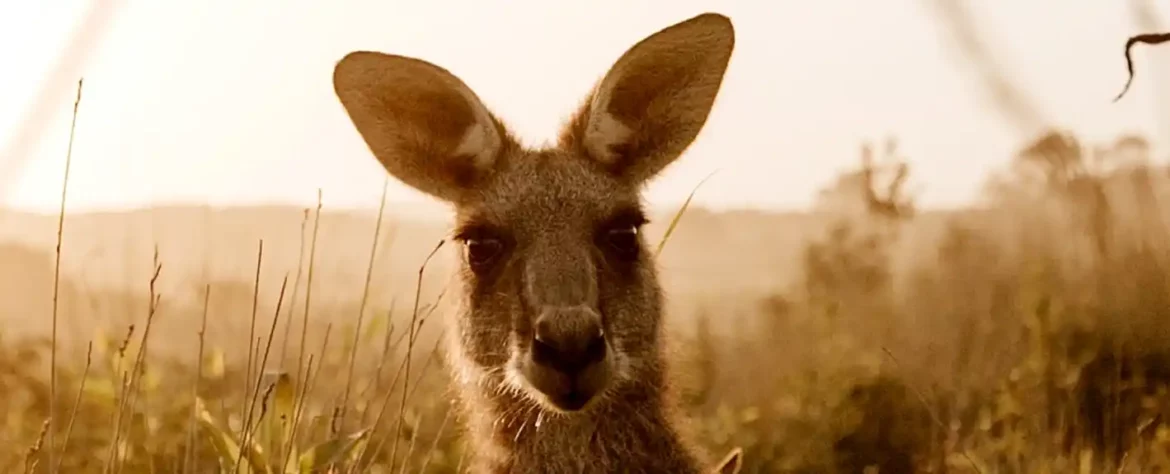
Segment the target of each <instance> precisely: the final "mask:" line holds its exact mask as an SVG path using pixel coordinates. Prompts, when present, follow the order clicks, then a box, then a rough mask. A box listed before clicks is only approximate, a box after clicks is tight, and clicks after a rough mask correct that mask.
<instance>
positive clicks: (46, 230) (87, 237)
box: [0, 206, 945, 327]
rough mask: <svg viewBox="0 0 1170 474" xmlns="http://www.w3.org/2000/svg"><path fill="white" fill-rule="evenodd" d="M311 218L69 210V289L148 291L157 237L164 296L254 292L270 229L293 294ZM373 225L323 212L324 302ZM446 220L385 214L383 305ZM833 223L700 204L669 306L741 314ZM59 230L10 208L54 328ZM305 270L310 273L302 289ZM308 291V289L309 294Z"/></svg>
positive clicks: (39, 312)
mask: <svg viewBox="0 0 1170 474" xmlns="http://www.w3.org/2000/svg"><path fill="white" fill-rule="evenodd" d="M304 216H305V210H304V209H301V208H297V207H292V206H257V207H229V208H216V209H209V208H205V207H198V206H172V207H160V208H153V209H143V210H133V211H125V212H100V213H75V214H70V215H68V216H67V217H66V221H65V236H64V247H63V251H62V255H63V262H62V274H63V275H64V277H65V278H66V279H68V280H69V285H71V287H77V288H81V289H84V290H85V291H86V292H88V293H87V294H105V293H111V292H112V293H127V294H130V293H134V294H139V295H141V294H143V293H145V292H146V290H147V286H148V283H149V280H150V276H151V260H152V254H153V249H154V246H155V245H156V244H157V245H158V251H159V261H160V262H161V263H162V266H163V269H162V271H161V275H160V278H159V282H158V291H159V292H160V293H161V294H163V295H164V298H169V299H171V300H173V299H176V298H179V299H182V300H184V301H187V302H190V301H194V300H195V299H196V298H198V295H199V294H200V293H199V291H200V289H201V288H202V286H203V285H204V284H205V283H207V282H209V281H215V282H221V283H225V284H227V283H231V284H235V285H237V286H240V285H243V287H242V288H243V289H240V290H238V291H237V292H242V293H245V294H244V295H242V296H241V298H243V297H246V296H248V295H247V293H249V292H250V290H249V289H250V288H251V282H252V280H253V279H254V272H255V265H256V256H257V246H258V242H259V241H260V240H261V239H263V240H264V270H263V272H262V275H261V286H262V299H263V301H265V302H266V303H264V304H266V305H269V306H270V305H271V302H272V301H275V299H276V294H277V291H278V289H279V286H280V281H281V279H282V278H283V277H284V276H285V275H286V274H287V275H288V276H289V287H290V289H289V291H292V290H291V287H292V284H293V279H294V277H295V275H296V269H297V262H298V250H299V249H301V245H302V239H301V237H300V236H301V227H302V223H303V222H304ZM311 217H312V215H310V219H309V221H308V225H307V228H306V229H305V232H304V246H305V247H304V259H305V260H306V261H307V259H308V254H309V246H310V238H311V236H312V232H313V220H312V218H311ZM671 217H672V216H671V215H669V214H662V215H659V216H655V217H654V218H653V219H652V223H651V225H650V226H649V228H648V229H647V235H648V236H649V237H650V238H651V239H652V241H653V242H657V241H658V239H659V238H660V236H661V235H662V232H663V231H664V230H665V228H666V226H667V225H668V223H669V222H670V219H671ZM944 217H945V215H944V214H926V215H924V216H920V217H919V218H918V219H916V220H915V224H914V225H913V226H912V227H913V229H911V231H910V234H912V235H913V234H920V233H921V235H922V236H924V237H928V238H930V237H929V236H932V235H937V231H938V229H941V224H942V223H943V222H944ZM375 222H376V214H375V213H374V212H368V211H345V212H330V211H329V210H328V209H324V210H323V211H322V215H321V222H320V228H319V238H318V243H317V250H316V252H317V254H316V259H315V269H314V275H313V279H314V281H313V305H314V307H317V306H318V305H329V304H340V303H342V302H352V301H356V300H358V299H359V298H360V297H361V293H362V288H363V285H364V280H365V274H366V268H367V265H368V261H369V254H370V246H371V243H372V238H373V233H374V227H375ZM446 222H447V220H446V219H430V220H424V219H420V218H418V217H414V218H410V217H400V216H397V215H392V216H387V217H386V219H385V221H384V223H383V229H382V237H381V239H382V242H383V243H382V245H381V246H380V248H379V251H378V257H377V259H376V262H375V268H374V272H373V277H372V282H373V286H372V288H373V292H372V293H373V295H372V296H371V307H375V308H378V307H382V308H385V307H387V306H389V305H390V304H391V301H392V300H398V301H399V302H400V303H399V304H409V301H411V299H412V298H413V293H414V290H415V282H416V279H417V274H418V269H419V267H420V266H421V265H422V263H423V260H424V259H425V258H426V256H427V255H428V254H429V253H430V252H431V250H432V249H433V248H434V247H435V245H436V244H437V243H438V242H439V240H440V239H442V238H443V237H444V236H445V234H446V232H447V231H448V225H447V223H446ZM831 222H832V220H831V218H830V217H829V216H826V215H816V214H809V213H773V212H763V211H727V212H713V211H708V210H704V209H696V208H692V209H691V210H689V211H688V213H687V214H686V215H685V216H684V217H683V219H682V220H681V222H680V224H679V226H678V228H677V229H676V231H675V233H674V234H673V236H672V238H671V241H670V242H669V244H668V245H667V247H666V249H665V251H664V253H663V255H662V256H661V258H660V265H661V267H660V268H661V269H662V275H663V276H662V278H663V283H664V285H665V286H666V288H667V291H668V295H669V298H670V301H671V308H672V309H673V311H674V312H676V313H677V312H682V313H686V312H691V311H693V310H695V309H696V308H698V307H708V308H716V307H717V308H719V309H720V310H721V311H725V310H726V311H732V310H734V309H735V308H747V307H750V306H751V305H754V304H755V301H756V298H758V297H760V296H762V295H765V294H768V293H770V292H774V291H776V290H778V289H780V288H781V287H783V286H785V285H788V284H790V283H791V282H792V281H793V280H794V278H795V277H796V276H797V271H798V270H799V265H800V260H801V254H802V252H803V250H804V247H805V244H806V243H807V242H808V241H809V239H812V238H816V237H817V236H819V235H820V234H821V233H823V232H824V231H825V229H826V228H827V227H828V225H829V224H830V223H831ZM56 228H57V217H56V216H54V215H41V214H30V213H23V212H15V211H0V315H3V316H5V317H6V318H7V319H9V320H12V319H16V320H19V321H23V324H26V325H32V326H36V327H44V324H45V323H44V321H45V316H46V315H47V314H49V313H50V308H51V306H50V305H51V300H52V298H51V295H52V291H51V290H52V262H53V259H52V255H53V249H54V246H55V244H56V232H57V231H56ZM915 229H917V230H915ZM923 232H924V233H923ZM451 261H452V260H451V259H450V258H449V255H440V256H439V257H438V258H435V259H434V260H432V263H431V264H430V266H428V270H427V272H426V278H425V280H426V281H425V283H424V292H423V294H424V301H430V300H431V299H433V297H434V296H435V295H436V294H437V293H438V292H439V291H441V289H442V287H443V284H444V282H445V280H444V279H445V278H446V277H448V276H449V275H450V270H451V265H450V263H451ZM306 279H307V275H303V277H302V281H301V290H300V291H303V289H304V287H305V284H306V281H305V280H306ZM87 298H90V299H100V298H98V297H96V296H89V297H87ZM300 298H301V300H303V294H302V296H301V297H300ZM245 299H249V300H250V298H245ZM143 301H144V300H143ZM102 304H103V303H102V302H100V301H88V302H85V301H73V302H71V303H70V308H72V309H71V310H70V312H71V313H76V314H80V315H84V317H87V318H89V317H91V316H90V315H91V314H95V315H96V316H92V317H95V318H102V317H107V316H104V315H105V314H110V313H112V314H117V315H121V314H122V313H133V314H137V313H138V312H141V311H142V310H143V309H142V308H143V307H144V306H145V303H144V302H142V303H141V304H139V303H135V305H137V306H135V307H133V308H129V309H116V308H115V309H111V308H105V309H103V310H101V311H97V310H92V313H91V310H90V309H89V308H91V307H97V306H101V305H102ZM237 306H241V305H238V304H237ZM242 306H247V307H245V308H241V310H242V311H244V312H245V313H246V312H247V310H248V309H250V305H242ZM236 317H245V316H233V318H236ZM6 324H7V323H6Z"/></svg>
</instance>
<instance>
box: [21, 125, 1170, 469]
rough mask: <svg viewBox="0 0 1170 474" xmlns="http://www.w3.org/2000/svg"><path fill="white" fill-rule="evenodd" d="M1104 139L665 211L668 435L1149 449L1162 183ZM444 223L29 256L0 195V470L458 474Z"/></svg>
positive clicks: (255, 222)
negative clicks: (1004, 164) (953, 183)
mask: <svg viewBox="0 0 1170 474" xmlns="http://www.w3.org/2000/svg"><path fill="white" fill-rule="evenodd" d="M1135 140H1136V141H1135ZM1134 143H1139V144H1140V143H1142V142H1141V140H1140V139H1139V138H1132V137H1131V138H1130V139H1128V140H1119V141H1118V142H1117V143H1116V144H1109V146H1108V147H1101V146H1096V147H1090V146H1088V145H1083V144H1081V143H1079V142H1078V141H1077V140H1076V139H1075V137H1070V136H1067V135H1062V134H1059V133H1053V134H1050V135H1047V136H1045V137H1042V138H1041V139H1039V140H1037V141H1036V142H1034V143H1033V144H1030V146H1028V147H1026V148H1024V149H1023V150H1022V151H1021V152H1020V154H1019V156H1017V157H1016V158H1015V161H1014V163H1015V166H1014V167H1013V168H1012V169H1010V170H1007V171H1006V172H1005V173H1004V175H1003V176H1000V177H998V178H997V179H995V180H993V181H992V182H991V183H990V185H989V187H988V199H987V201H986V202H985V203H982V204H981V206H980V207H978V208H971V209H964V210H955V211H945V212H944V211H918V212H914V210H913V206H912V202H911V199H909V197H907V196H905V195H904V194H905V193H904V191H903V189H902V184H903V182H902V181H901V180H900V179H896V178H895V179H889V178H888V177H887V176H886V175H887V174H890V173H887V171H886V170H884V169H881V168H877V167H876V165H872V164H866V165H864V166H863V167H862V168H861V169H859V171H857V172H854V173H849V174H846V175H843V176H842V179H841V180H840V182H838V183H836V184H835V185H834V186H831V187H830V188H829V189H828V190H826V194H825V195H824V196H822V201H823V204H824V205H823V206H819V207H818V208H817V209H814V210H812V211H810V212H808V213H803V214H769V213H764V212H746V211H744V212H728V213H716V212H710V211H704V210H702V209H689V210H687V212H685V213H684V214H683V217H682V220H681V221H680V224H679V226H678V227H677V228H676V229H674V231H673V233H671V234H670V238H669V239H668V240H667V245H666V247H665V249H664V250H663V253H662V255H661V256H660V262H659V265H660V268H661V271H662V273H663V279H664V281H665V283H666V287H667V291H668V298H669V299H670V305H669V309H670V315H669V329H670V331H671V334H672V337H673V339H672V341H673V342H672V346H671V347H670V348H669V349H670V351H671V354H672V356H673V359H674V361H675V363H676V365H677V369H678V376H679V383H678V386H677V389H678V397H679V401H680V403H681V410H682V411H683V412H684V413H685V415H686V416H687V418H688V419H689V420H690V421H691V426H690V427H691V428H692V431H693V435H694V437H695V439H696V440H698V442H699V444H701V445H703V446H704V447H706V448H708V449H710V450H711V451H712V452H713V453H717V454H721V453H723V452H727V451H728V450H730V449H731V448H733V447H737V446H738V447H742V448H743V449H744V453H745V466H744V471H743V472H748V473H763V472H789V473H821V472H841V473H861V472H865V473H908V472H935V473H941V472H950V473H1098V472H1099V473H1104V472H1110V473H1118V472H1120V473H1131V472H1165V471H1166V470H1167V469H1170V425H1167V424H1166V421H1167V419H1166V417H1165V416H1164V415H1165V414H1167V413H1168V412H1167V410H1168V409H1170V397H1168V396H1167V389H1168V388H1170V385H1168V384H1170V344H1168V343H1167V342H1166V341H1167V340H1168V339H1167V337H1168V334H1167V331H1166V329H1165V328H1166V327H1167V325H1166V324H1165V319H1166V317H1167V316H1168V315H1170V281H1168V279H1167V274H1168V273H1167V271H1168V269H1170V252H1168V250H1170V244H1168V243H1167V242H1170V230H1168V228H1167V227H1166V223H1167V222H1168V221H1170V220H1168V218H1170V215H1168V213H1167V212H1166V211H1165V210H1163V209H1162V205H1163V203H1165V202H1166V201H1167V197H1170V193H1168V192H1167V190H1168V189H1170V186H1168V185H1167V184H1168V182H1167V178H1166V170H1165V169H1163V168H1159V167H1156V166H1155V165H1151V164H1149V163H1148V161H1149V157H1148V156H1139V157H1138V158H1137V159H1134V158H1133V155H1134V153H1133V150H1134V149H1137V150H1139V151H1140V150H1145V149H1146V148H1144V147H1143V146H1139V147H1137V148H1134ZM1089 149H1092V150H1095V151H1093V152H1092V153H1090V152H1088V151H1086V150H1089ZM1102 150H1105V151H1102ZM865 163H869V162H868V161H867V162H865ZM893 174H897V173H893ZM700 192H701V191H700ZM671 217H672V214H671V213H670V212H666V213H663V215H661V216H658V217H657V218H655V219H654V223H653V225H652V228H651V231H650V238H651V241H652V242H655V243H656V242H657V241H658V239H661V238H662V237H663V236H664V235H665V233H666V232H665V230H666V225H667V224H668V223H669V221H670V219H671ZM444 224H445V223H444V221H442V219H436V220H435V221H420V220H417V219H416V220H411V219H406V218H401V217H396V216H395V213H394V210H393V206H392V204H391V206H390V208H389V209H387V211H386V212H385V213H384V214H377V215H375V214H372V213H369V212H364V211H363V212H358V211H342V210H336V211H333V210H330V209H328V208H327V206H326V207H321V208H316V209H305V210H301V209H294V208H280V207H270V208H239V209H199V208H178V207H175V208H161V209H154V210H147V211H133V212H124V213H109V214H78V215H67V216H66V218H65V220H64V233H63V234H62V240H63V242H64V245H63V246H62V248H61V250H60V252H56V251H54V247H53V246H54V245H55V242H56V238H57V216H38V215H29V214H19V213H15V212H8V213H2V212H0V239H6V240H4V241H5V242H7V243H6V244H4V246H2V247H0V261H2V262H3V263H4V265H0V315H2V316H3V317H4V321H3V326H2V328H3V329H2V330H0V406H3V407H4V408H5V410H4V413H3V419H2V423H0V446H2V447H0V469H2V470H3V472H56V471H59V472H124V473H140V472H142V473H145V472H232V469H231V466H233V465H235V464H240V465H243V466H245V467H244V468H242V469H241V472H245V471H248V470H249V469H250V472H285V471H288V472H309V471H310V470H313V469H319V471H314V472H326V471H324V470H321V469H324V468H325V467H327V466H329V465H331V464H332V465H334V466H335V467H336V469H337V471H334V472H347V471H345V469H350V468H353V469H354V470H355V471H357V472H376V473H389V472H432V473H447V472H458V471H459V469H460V467H461V465H462V463H463V459H464V452H463V451H462V449H461V443H460V437H459V434H460V433H459V424H458V419H457V413H454V412H452V411H451V403H450V402H451V400H452V394H451V393H450V390H449V387H448V385H447V380H446V374H445V371H444V370H443V360H442V358H441V357H440V354H439V353H438V350H437V348H438V347H439V346H438V341H439V340H440V338H441V337H442V335H443V324H442V321H441V317H440V316H439V314H440V311H441V309H442V307H443V305H444V302H445V301H449V299H450V298H451V296H450V295H449V294H447V293H446V292H445V289H446V284H447V281H448V277H449V275H450V271H451V269H452V265H451V263H450V261H451V259H450V258H448V257H450V255H448V253H449V252H450V251H451V250H452V249H450V248H449V247H450V246H447V247H444V248H442V249H440V251H439V252H438V253H437V254H436V257H435V258H433V259H429V260H428V256H429V255H430V254H431V251H432V249H434V248H435V247H436V245H438V243H439V242H440V240H441V239H442V238H443V235H444V230H445V229H444ZM58 257H59V258H60V268H61V272H60V278H55V276H54V275H55V265H56V262H57V260H58ZM716 275H717V277H715V276H716ZM55 283H59V285H58V286H57V291H56V292H55V291H54V285H55ZM55 293H56V294H55ZM54 314H55V315H56V316H54ZM54 317H56V318H57V319H58V324H57V326H58V334H57V338H58V344H57V349H56V350H53V349H52V344H50V341H51V338H50V337H51V336H50V335H51V332H52V327H53V325H52V323H51V321H52V319H53V318H54ZM54 359H56V364H55V365H56V369H55V370H54V369H52V367H53V366H54V364H53V360H54ZM54 372H55V375H56V376H55V380H56V382H55V383H52V382H51V377H50V374H52V373H54ZM50 420H53V421H52V422H50ZM245 427H247V429H245ZM240 446H245V447H247V449H240Z"/></svg>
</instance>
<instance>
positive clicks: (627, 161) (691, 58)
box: [560, 13, 735, 183]
mask: <svg viewBox="0 0 1170 474" xmlns="http://www.w3.org/2000/svg"><path fill="white" fill-rule="evenodd" d="M734 46H735V30H734V28H733V27H732V24H731V20H730V19H728V18H727V17H725V16H723V15H719V14H715V13H705V14H702V15H699V16H696V17H694V18H691V19H689V20H686V21H683V22H681V23H677V24H675V25H672V26H669V27H667V28H665V29H663V30H661V31H659V32H657V33H654V34H653V35H650V36H649V37H647V38H646V39H643V40H642V41H640V42H638V43H637V44H635V45H634V46H633V47H631V48H630V49H629V50H627V51H626V52H625V53H624V54H623V55H622V56H621V57H620V58H619V59H618V60H617V62H616V63H614V65H613V66H612V67H611V68H610V70H609V72H608V73H606V75H605V76H604V78H603V79H602V80H601V82H600V83H598V85H597V87H596V88H595V89H594V91H593V93H592V94H591V95H590V96H589V98H588V99H587V100H586V102H585V104H584V105H583V106H582V108H581V110H580V111H579V112H578V113H577V114H576V115H575V116H574V117H573V119H572V120H571V121H570V122H569V124H568V126H567V127H566V129H565V131H564V132H563V133H562V135H561V139H560V144H561V146H563V147H568V148H572V149H575V150H577V151H578V152H580V153H582V154H584V155H586V156H587V157H589V158H590V159H593V160H595V161H597V162H599V163H601V164H602V165H603V166H605V167H607V168H609V169H610V170H612V171H613V173H615V174H616V175H618V176H619V177H622V178H624V179H626V180H628V181H630V182H633V183H641V182H643V181H646V180H648V179H650V178H652V177H653V176H655V175H656V174H658V173H659V172H661V171H662V170H663V169H664V168H666V166H667V165H669V164H670V163H672V162H674V160H676V159H677V158H678V157H679V156H680V155H682V153H683V151H685V150H686V148H687V147H688V146H690V144H691V143H692V142H694V140H695V138H696V137H697V136H698V134H699V131H700V130H701V129H702V128H703V125H704V124H705V123H706V121H707V116H708V115H709V114H710V111H711V108H712V106H713V105H714V102H715V97H716V95H717V94H718V92H719V88H720V86H721V85H722V82H723V76H724V73H725V72H726V70H727V65H728V63H729V61H730V59H731V52H732V50H733V49H734Z"/></svg>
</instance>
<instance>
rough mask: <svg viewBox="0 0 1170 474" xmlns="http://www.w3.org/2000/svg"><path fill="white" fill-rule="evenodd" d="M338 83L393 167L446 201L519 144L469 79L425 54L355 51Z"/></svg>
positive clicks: (375, 148)
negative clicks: (423, 56)
mask: <svg viewBox="0 0 1170 474" xmlns="http://www.w3.org/2000/svg"><path fill="white" fill-rule="evenodd" d="M333 88H334V91H335V92H336V93H337V97H338V98H339V99H340V101H341V104H342V106H343V107H344V108H345V111H346V113H347V114H348V115H349V118H350V120H351V121H352V122H353V124H354V126H355V127H356V128H357V131H358V133H359V134H360V135H361V137H362V139H363V140H365V142H366V144H367V145H368V146H369V148H370V151H371V152H373V154H374V156H375V157H376V158H377V159H378V161H379V162H381V163H382V166H383V167H385V168H386V171H387V172H389V173H390V174H391V175H393V176H394V177H395V178H397V179H399V180H400V181H402V182H403V183H405V184H407V185H409V186H411V187H413V188H415V189H417V190H419V191H422V192H424V193H427V194H430V195H432V196H435V197H438V198H440V199H443V200H447V201H458V200H459V199H460V198H461V196H463V195H464V194H465V193H467V192H468V191H470V190H472V189H474V188H475V186H476V185H477V183H479V182H480V181H481V180H482V179H483V178H484V177H485V176H486V175H488V174H490V173H491V172H492V170H493V169H494V168H495V167H496V166H498V163H497V161H499V159H500V156H501V155H502V152H503V151H504V150H505V149H506V148H507V147H509V146H511V144H512V143H514V141H513V140H512V139H511V138H510V137H509V136H508V133H507V131H506V130H505V129H504V127H503V125H502V124H501V123H500V121H499V120H497V119H496V118H495V117H494V116H493V115H492V114H491V113H490V112H489V111H488V109H487V108H486V107H485V106H484V105H483V103H482V102H481V101H480V99H479V98H478V97H477V96H476V95H475V93H474V92H472V90H471V89H470V88H469V87H468V86H467V85H466V84H464V83H463V81H462V80H460V79H459V78H458V77H455V75H454V74H451V73H450V72H448V71H447V70H445V69H443V68H441V67H439V66H436V65H434V64H431V63H429V62H426V61H423V60H420V59H415V58H410V57H405V56H397V55H391V54H384V53H378V52H371V51H356V52H352V53H349V54H347V55H346V56H345V57H344V58H342V59H341V61H339V62H338V63H337V65H336V66H335V67H334V70H333Z"/></svg>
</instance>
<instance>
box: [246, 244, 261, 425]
mask: <svg viewBox="0 0 1170 474" xmlns="http://www.w3.org/2000/svg"><path fill="white" fill-rule="evenodd" d="M263 267H264V239H260V245H259V248H257V249H256V276H255V278H254V279H253V280H252V317H251V321H250V322H249V324H248V344H247V347H248V361H247V363H246V364H245V365H244V388H245V389H247V388H248V385H250V383H251V381H252V364H254V363H255V362H256V361H255V360H254V358H253V357H252V351H253V350H254V349H253V347H252V342H253V341H255V340H256V313H257V312H258V310H259V309H260V270H262V269H263ZM257 388H259V387H257ZM247 396H248V394H247V393H246V392H245V393H244V397H245V398H247ZM246 408H247V407H243V406H241V407H240V416H241V417H242V416H244V410H245V409H246Z"/></svg>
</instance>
